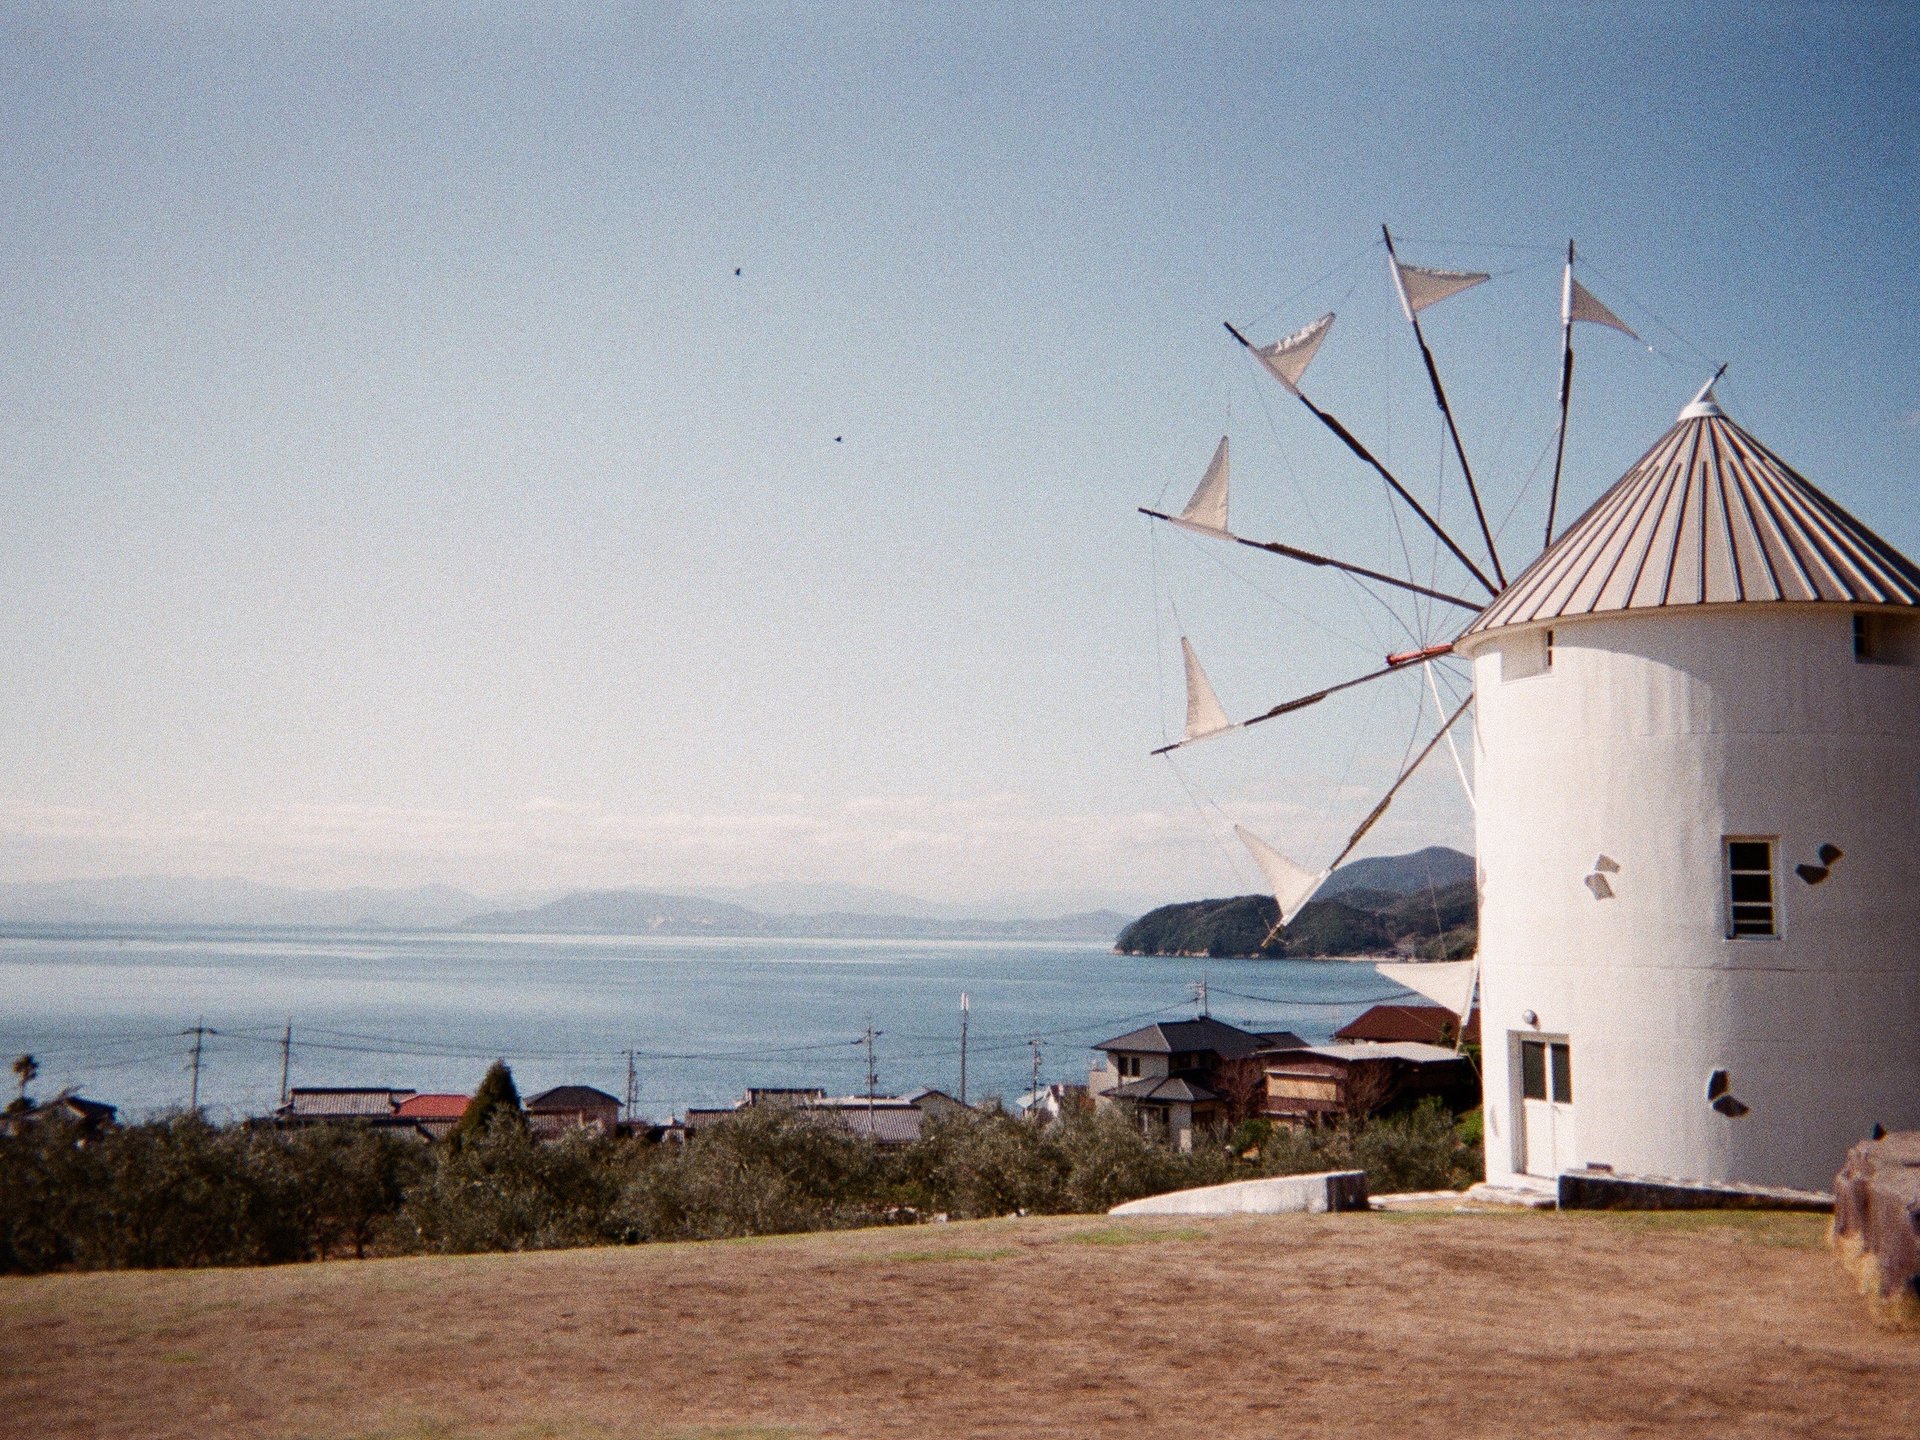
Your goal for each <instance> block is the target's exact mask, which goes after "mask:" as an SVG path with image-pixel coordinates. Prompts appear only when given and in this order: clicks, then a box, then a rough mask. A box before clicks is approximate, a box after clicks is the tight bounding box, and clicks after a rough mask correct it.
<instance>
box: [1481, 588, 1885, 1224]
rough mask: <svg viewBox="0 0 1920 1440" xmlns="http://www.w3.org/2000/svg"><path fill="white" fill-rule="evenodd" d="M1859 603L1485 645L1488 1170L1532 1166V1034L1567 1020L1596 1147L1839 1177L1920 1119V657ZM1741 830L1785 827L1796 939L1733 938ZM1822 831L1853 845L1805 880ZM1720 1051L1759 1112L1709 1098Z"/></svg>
mask: <svg viewBox="0 0 1920 1440" xmlns="http://www.w3.org/2000/svg"><path fill="white" fill-rule="evenodd" d="M1909 613H1910V612H1909ZM1851 617H1852V611H1851V610H1850V609H1848V608H1846V607H1844V606H1838V605H1793V606H1789V605H1768V606H1765V607H1760V606H1754V605H1746V606H1726V607H1713V608H1693V609H1669V610H1661V611H1657V612H1652V613H1642V614H1625V615H1603V616H1594V617H1586V618H1577V619H1562V620H1558V621H1556V622H1555V623H1554V625H1553V627H1552V628H1553V631H1554V647H1553V663H1552V666H1551V668H1550V669H1549V670H1547V671H1545V672H1543V673H1540V674H1536V675H1532V676H1529V677H1527V678H1520V679H1504V680H1503V678H1502V673H1501V672H1502V652H1503V651H1510V652H1511V653H1512V655H1513V657H1514V660H1515V662H1516V663H1515V664H1513V666H1512V669H1513V670H1516V671H1517V670H1524V669H1526V668H1528V667H1527V666H1526V665H1525V664H1524V663H1520V662H1521V660H1522V656H1523V655H1524V654H1525V651H1526V649H1527V647H1528V646H1529V645H1532V646H1534V647H1537V646H1538V635H1537V632H1527V631H1520V630H1505V631H1494V632H1491V633H1489V634H1486V635H1481V636H1474V637H1472V638H1471V639H1469V640H1468V641H1467V642H1466V643H1465V644H1463V645H1462V647H1461V648H1462V651H1463V652H1465V653H1468V654H1469V655H1470V656H1471V658H1472V659H1473V661H1474V689H1475V693H1476V695H1477V697H1478V703H1477V705H1476V727H1477V729H1476V781H1475V791H1476V796H1477V800H1478V832H1479V846H1478V848H1479V860H1480V869H1481V878H1482V885H1483V891H1482V900H1481V910H1480V955H1481V963H1482V979H1481V996H1482V1010H1481V1017H1482V1018H1481V1023H1482V1034H1483V1037H1484V1045H1485V1080H1486V1095H1487V1109H1486V1118H1487V1127H1486V1135H1487V1141H1486V1144H1487V1174H1488V1178H1489V1179H1493V1180H1498V1179H1500V1178H1502V1177H1505V1176H1509V1175H1511V1174H1513V1173H1514V1172H1515V1171H1517V1170H1519V1169H1521V1168H1523V1165H1524V1157H1523V1155H1522V1153H1521V1152H1520V1150H1519V1146H1520V1133H1519V1125H1518V1123H1517V1121H1518V1118H1519V1117H1518V1116H1517V1115H1516V1110H1517V1108H1518V1104H1519V1077H1518V1052H1517V1042H1516V1041H1515V1039H1514V1037H1515V1036H1517V1035H1521V1034H1528V1035H1532V1034H1538V1035H1542V1036H1556V1037H1557V1036H1566V1037H1567V1038H1568V1039H1569V1041H1570V1043H1571V1047H1572V1072H1573V1119H1574V1127H1575V1135H1576V1140H1575V1145H1574V1153H1573V1155H1572V1156H1571V1157H1570V1159H1571V1160H1572V1162H1573V1163H1596V1162H1597V1163H1602V1164H1608V1165H1611V1166H1613V1167H1614V1168H1615V1169H1616V1170H1618V1171H1620V1172H1622V1173H1632V1174H1653V1175H1668V1176H1674V1177H1678V1178H1685V1179H1698V1180H1735V1181H1749V1182H1757V1183H1763V1184H1775V1185H1792V1186H1797V1187H1802V1188H1808V1189H1819V1190H1825V1189H1828V1188H1830V1187H1831V1185H1832V1182H1833V1176H1834V1173H1835V1172H1836V1171H1837V1170H1838V1169H1839V1167H1840V1164H1841V1162H1842V1161H1843V1160H1844V1158H1845V1156H1846V1151H1847V1148H1848V1146H1850V1145H1851V1144H1853V1143H1854V1142H1855V1141H1857V1140H1860V1139H1862V1138H1864V1137H1865V1136H1866V1135H1867V1134H1868V1133H1869V1132H1870V1131H1871V1129H1872V1127H1873V1125H1874V1124H1875V1123H1876V1122H1878V1123H1882V1124H1885V1125H1886V1126H1888V1127H1889V1128H1914V1127H1920V823H1917V819H1916V817H1917V816H1920V669H1916V668H1909V667H1902V666H1886V665H1863V664H1859V663H1857V662H1856V661H1855V660H1854V658H1853V646H1852V628H1851V627H1852V618H1851ZM1727 836H1742V837H1755V838H1769V837H1770V838H1773V839H1774V840H1775V880H1774V895H1775V911H1776V917H1777V922H1776V923H1777V928H1778V929H1779V932H1780V933H1779V936H1778V937H1777V938H1771V939H1738V940H1735V939H1729V938H1727V928H1728V920H1727V908H1726V907H1727V897H1726V875H1725V857H1724V839H1725V837H1727ZM1822 844H1833V845H1837V846H1839V847H1840V848H1841V849H1842V850H1843V851H1844V852H1845V855H1844V858H1843V859H1841V860H1840V861H1839V862H1838V863H1837V864H1836V865H1835V866H1834V867H1833V871H1832V874H1831V877H1830V878H1829V879H1828V880H1827V881H1826V882H1825V883H1824V884H1820V885H1817V886H1815V885H1808V884H1807V883H1805V882H1804V881H1802V880H1801V879H1799V878H1798V877H1797V876H1796V875H1795V874H1794V866H1795V865H1796V864H1798V863H1802V862H1814V861H1815V859H1816V852H1817V851H1818V850H1819V847H1820V846H1821V845H1822ZM1602 854H1604V855H1607V856H1609V857H1611V858H1612V859H1613V860H1614V861H1616V862H1617V863H1618V864H1619V867H1620V869H1619V873H1617V874H1613V875H1609V876H1608V877H1607V878H1608V880H1609V882H1610V883H1611V885H1612V887H1613V891H1614V898H1612V899H1605V900H1596V899H1595V898H1594V897H1593V895H1592V894H1591V893H1590V892H1589V891H1588V889H1587V887H1586V885H1585V884H1584V883H1583V882H1584V878H1585V877H1586V876H1587V875H1588V874H1589V873H1590V872H1591V871H1592V869H1593V867H1594V862H1595V860H1596V858H1597V857H1598V856H1600V855H1602ZM1528 1010H1531V1011H1533V1012H1534V1013H1535V1015H1536V1017H1537V1019H1536V1022H1535V1023H1532V1024H1529V1023H1527V1022H1526V1021H1525V1020H1523V1018H1522V1012H1524V1011H1528ZM1716 1069H1725V1070H1727V1071H1728V1072H1729V1075H1730V1079H1731V1082H1732V1083H1731V1093H1732V1094H1733V1095H1734V1096H1735V1097H1737V1098H1738V1099H1739V1100H1740V1101H1742V1102H1743V1103H1744V1104H1746V1105H1748V1106H1750V1107H1751V1112H1750V1113H1749V1114H1747V1115H1745V1116H1742V1117H1740V1118H1737V1119H1736V1118H1728V1117H1725V1116H1722V1115H1719V1114H1717V1113H1715V1112H1714V1111H1713V1110H1712V1109H1710V1108H1709V1106H1708V1104H1707V1097H1706V1087H1707V1080H1708V1076H1709V1074H1710V1073H1711V1072H1712V1071H1714V1070H1716Z"/></svg>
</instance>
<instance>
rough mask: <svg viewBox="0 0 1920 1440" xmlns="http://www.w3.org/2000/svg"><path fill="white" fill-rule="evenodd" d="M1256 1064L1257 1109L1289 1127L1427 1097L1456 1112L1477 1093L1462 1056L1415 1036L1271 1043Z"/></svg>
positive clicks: (1470, 1103) (1399, 1105)
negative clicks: (1261, 1087)
mask: <svg viewBox="0 0 1920 1440" xmlns="http://www.w3.org/2000/svg"><path fill="white" fill-rule="evenodd" d="M1260 1064H1261V1066H1262V1068H1263V1070H1264V1071H1265V1077H1266V1085H1265V1093H1264V1095H1263V1097H1262V1103H1261V1107H1260V1113H1261V1114H1262V1115H1263V1116H1265V1117H1266V1118H1267V1119H1270V1120H1279V1121H1283V1122H1285V1123H1287V1124H1292V1125H1299V1124H1313V1123H1318V1122H1320V1121H1325V1120H1333V1119H1338V1118H1339V1117H1341V1116H1344V1115H1371V1114H1374V1113H1376V1112H1378V1111H1381V1110H1394V1109H1402V1108H1405V1107H1406V1106H1408V1105H1411V1104H1413V1103H1414V1102H1416V1101H1418V1100H1421V1099H1424V1098H1425V1097H1427V1096H1429V1095H1437V1096H1439V1097H1440V1099H1441V1100H1443V1101H1444V1102H1445V1103H1446V1104H1447V1105H1448V1106H1449V1107H1450V1108H1452V1109H1456V1110H1464V1109H1468V1108H1471V1107H1472V1106H1473V1105H1474V1104H1475V1103H1476V1102H1477V1100H1478V1099H1479V1094H1480V1082H1479V1077H1478V1076H1477V1075H1475V1074H1474V1070H1473V1066H1472V1064H1471V1063H1469V1062H1468V1060H1467V1059H1466V1057H1465V1056H1463V1055H1461V1054H1460V1053H1459V1052H1458V1051H1455V1050H1451V1049H1448V1048H1446V1047H1444V1046H1440V1045H1426V1044H1422V1043H1421V1042H1419V1041H1417V1040H1397V1041H1379V1040H1345V1041H1337V1042H1335V1043H1334V1044H1331V1045H1295V1046H1288V1047H1276V1048H1275V1049H1272V1050H1269V1051H1266V1052H1264V1053H1263V1054H1262V1055H1261V1056H1260Z"/></svg>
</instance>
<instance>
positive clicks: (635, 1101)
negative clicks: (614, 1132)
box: [627, 1050, 640, 1120]
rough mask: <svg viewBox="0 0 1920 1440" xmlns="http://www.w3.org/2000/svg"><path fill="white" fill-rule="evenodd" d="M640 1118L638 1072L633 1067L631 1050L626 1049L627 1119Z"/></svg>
mask: <svg viewBox="0 0 1920 1440" xmlns="http://www.w3.org/2000/svg"><path fill="white" fill-rule="evenodd" d="M639 1118H640V1072H639V1070H637V1069H636V1068H635V1067H634V1063H633V1051H631V1050H629V1051H627V1119H629V1120H637V1119H639Z"/></svg>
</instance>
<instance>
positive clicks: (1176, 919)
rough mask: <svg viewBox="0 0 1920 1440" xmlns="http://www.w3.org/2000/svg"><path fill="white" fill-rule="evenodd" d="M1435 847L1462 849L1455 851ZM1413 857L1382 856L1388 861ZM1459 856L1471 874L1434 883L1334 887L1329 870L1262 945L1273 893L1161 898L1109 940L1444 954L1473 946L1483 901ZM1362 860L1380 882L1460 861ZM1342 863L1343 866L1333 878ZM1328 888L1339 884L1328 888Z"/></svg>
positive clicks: (1207, 948)
mask: <svg viewBox="0 0 1920 1440" xmlns="http://www.w3.org/2000/svg"><path fill="white" fill-rule="evenodd" d="M1433 853H1434V852H1432V851H1422V852H1420V854H1421V855H1432V854H1433ZM1439 853H1440V854H1441V855H1453V856H1459V852H1457V851H1442V852H1439ZM1416 858H1417V857H1414V856H1390V857H1385V859H1386V860H1387V861H1389V862H1405V861H1410V860H1414V859H1416ZM1459 858H1460V859H1462V860H1465V861H1466V863H1467V865H1468V867H1469V872H1468V878H1466V879H1465V880H1458V881H1454V882H1452V883H1447V884H1442V885H1437V886H1431V887H1427V886H1422V887H1419V888H1413V889H1409V890H1404V891H1402V890H1395V889H1391V888H1375V887H1373V886H1369V885H1365V884H1356V883H1352V882H1349V883H1347V884H1346V885H1344V886H1342V887H1340V888H1339V889H1337V890H1334V886H1333V883H1332V880H1329V881H1328V884H1327V885H1326V886H1324V887H1322V893H1321V894H1320V895H1319V896H1317V897H1315V898H1314V899H1313V900H1311V901H1309V902H1308V903H1307V905H1306V906H1305V908H1303V909H1302V910H1301V911H1300V913H1299V914H1298V915H1296V916H1295V917H1294V919H1293V923H1292V924H1291V925H1289V926H1288V927H1287V928H1286V930H1285V931H1284V932H1283V933H1282V934H1281V935H1279V936H1278V937H1276V938H1275V940H1274V941H1273V943H1272V944H1271V945H1267V946H1265V947H1264V948H1263V947H1262V942H1263V941H1264V940H1265V939H1266V937H1267V935H1268V934H1269V933H1270V932H1271V931H1272V928H1273V922H1274V920H1275V919H1276V918H1277V916H1278V914H1279V910H1278V907H1276V906H1275V905H1274V903H1273V897H1272V896H1271V895H1235V896H1231V897H1229V898H1225V899H1215V900H1190V901H1185V902H1182V903H1179V904H1173V905H1162V906H1160V907H1159V908H1158V909H1157V910H1151V911H1149V912H1148V913H1147V914H1145V915H1143V916H1141V917H1140V918H1139V919H1138V920H1136V921H1134V922H1133V923H1132V924H1131V925H1129V926H1127V927H1126V929H1124V930H1122V931H1121V932H1120V936H1119V938H1118V939H1117V940H1116V941H1115V942H1114V947H1113V948H1114V950H1115V952H1116V953H1117V954H1121V955H1209V956H1216V957H1227V956H1260V957H1263V958H1266V959H1274V960H1293V959H1310V958H1315V957H1322V956H1326V957H1335V956H1344V955H1385V954H1404V955H1410V956H1416V957H1418V958H1420V959H1425V960H1446V959H1454V958H1457V957H1459V956H1462V955H1470V954H1472V953H1473V948H1474V945H1475V943H1476V941H1477V939H1478V932H1477V928H1476V927H1477V920H1478V904H1477V900H1476V896H1475V890H1474V884H1473V880H1472V874H1471V866H1472V863H1473V862H1472V859H1471V857H1467V856H1459ZM1361 864H1362V865H1370V866H1373V868H1372V869H1370V870H1368V871H1365V872H1363V874H1362V877H1361V878H1362V879H1372V880H1375V881H1379V882H1383V884H1384V886H1392V885H1396V884H1404V883H1405V881H1406V880H1407V879H1409V878H1411V877H1413V876H1416V875H1419V874H1422V873H1433V874H1445V873H1447V872H1448V870H1449V869H1452V870H1455V871H1457V868H1458V867H1457V866H1452V865H1451V864H1450V863H1449V862H1436V863H1431V864H1427V865H1421V866H1408V865H1395V864H1385V863H1383V864H1375V862H1371V861H1362V862H1361ZM1351 868H1358V867H1351ZM1346 873H1347V871H1346V870H1345V869H1343V870H1341V871H1339V872H1337V873H1336V874H1335V875H1334V876H1333V877H1332V879H1339V878H1340V877H1341V876H1342V875H1345V874H1346ZM1327 890H1334V893H1333V894H1332V895H1330V896H1329V895H1328V894H1326V893H1325V892H1326V891H1327Z"/></svg>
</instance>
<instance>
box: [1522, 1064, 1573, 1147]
mask: <svg viewBox="0 0 1920 1440" xmlns="http://www.w3.org/2000/svg"><path fill="white" fill-rule="evenodd" d="M1520 1096H1521V1099H1520V1119H1521V1130H1522V1132H1523V1133H1522V1137H1521V1145H1522V1152H1521V1153H1522V1154H1523V1155H1524V1157H1525V1168H1526V1172H1527V1174H1529V1175H1541V1176H1545V1177H1547V1178H1549V1179H1551V1178H1552V1177H1553V1176H1555V1175H1558V1174H1559V1173H1560V1172H1561V1171H1562V1170H1567V1169H1571V1168H1572V1167H1573V1166H1575V1165H1577V1164H1578V1163H1579V1162H1578V1161H1577V1160H1576V1159H1575V1158H1574V1148H1573V1048H1572V1046H1570V1045H1569V1044H1568V1043H1567V1042H1566V1041H1565V1040H1549V1039H1539V1040H1536V1039H1532V1038H1531V1037H1529V1038H1526V1039H1523V1040H1521V1042H1520Z"/></svg>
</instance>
